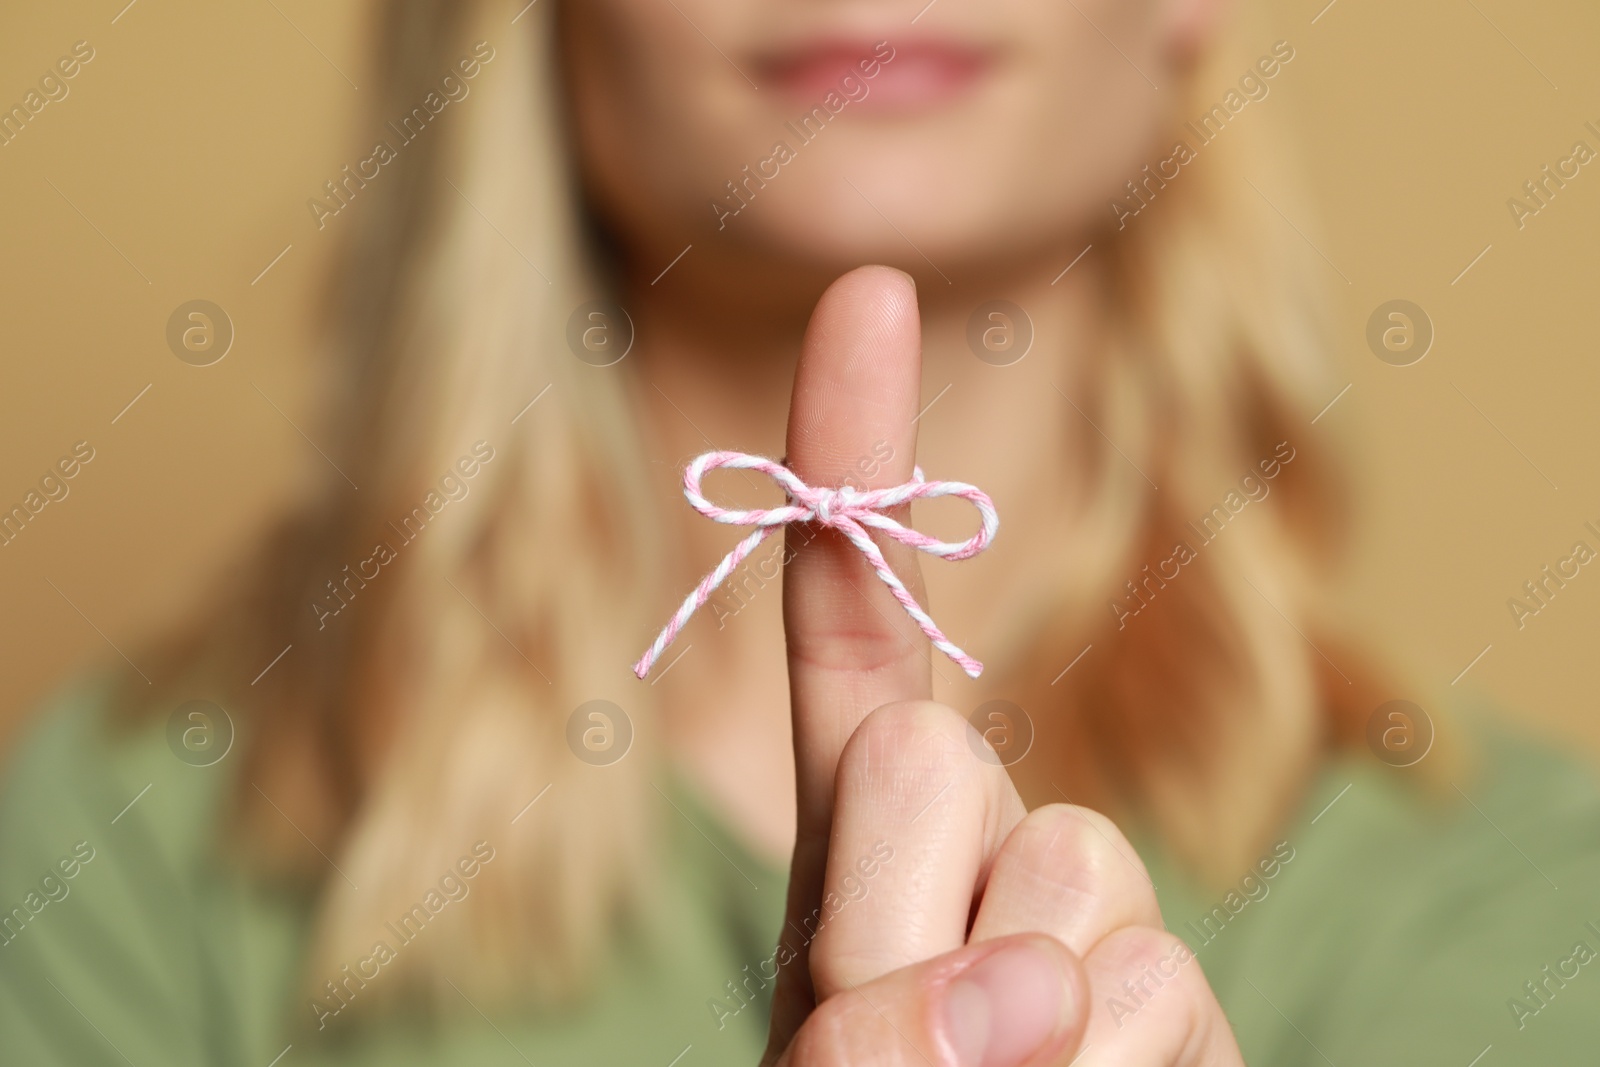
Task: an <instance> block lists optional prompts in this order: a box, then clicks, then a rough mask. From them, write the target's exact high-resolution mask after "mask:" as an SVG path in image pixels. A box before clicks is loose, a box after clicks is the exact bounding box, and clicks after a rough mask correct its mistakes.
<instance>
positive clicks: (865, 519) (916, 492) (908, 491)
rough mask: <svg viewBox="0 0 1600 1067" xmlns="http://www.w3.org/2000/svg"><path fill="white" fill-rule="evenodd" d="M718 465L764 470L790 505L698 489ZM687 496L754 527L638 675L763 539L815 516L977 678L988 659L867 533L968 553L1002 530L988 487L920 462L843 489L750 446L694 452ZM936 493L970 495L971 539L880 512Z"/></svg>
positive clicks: (952, 555) (938, 551) (698, 589)
mask: <svg viewBox="0 0 1600 1067" xmlns="http://www.w3.org/2000/svg"><path fill="white" fill-rule="evenodd" d="M719 467H731V468H742V469H746V470H754V471H760V472H761V473H762V474H765V475H767V476H768V477H769V478H771V479H772V480H773V481H775V482H777V483H778V484H779V485H780V486H782V487H783V490H784V492H785V493H787V494H788V497H789V503H787V504H785V505H784V506H783V507H779V508H758V509H755V510H751V511H738V510H734V509H731V508H724V507H722V506H720V505H718V504H714V503H712V502H711V501H710V500H707V499H706V497H705V494H703V493H702V492H701V491H700V482H701V479H703V478H704V477H705V475H706V473H707V472H709V471H713V470H716V469H718V468H719ZM683 495H684V496H685V497H686V498H688V501H689V504H690V506H692V507H693V508H694V509H695V510H696V511H698V512H699V513H700V514H702V515H704V516H705V517H706V518H708V519H711V520H713V521H715V522H722V523H727V524H729V525H732V526H754V527H755V528H756V529H755V530H754V532H752V533H751V534H750V536H748V537H746V538H745V539H744V540H743V541H740V542H739V543H738V544H737V545H735V546H734V548H733V551H731V552H729V553H728V554H727V555H726V556H724V557H722V562H721V563H718V564H717V565H716V567H714V568H712V570H711V572H710V573H709V574H707V575H706V576H705V577H704V578H702V579H701V580H700V584H699V585H697V586H695V588H694V591H693V592H691V593H690V594H689V595H688V596H687V597H685V598H684V601H683V603H682V604H681V605H680V606H679V608H678V610H677V611H676V612H674V613H673V616H672V618H671V619H669V620H668V621H667V625H666V626H665V627H663V628H662V630H661V633H660V634H658V635H657V636H656V639H655V641H654V642H652V643H651V645H650V648H649V649H648V650H646V652H645V654H644V655H643V656H641V657H640V658H639V662H638V663H635V664H634V665H633V673H634V674H636V675H638V676H639V677H640V678H644V677H645V676H646V675H647V674H649V673H650V668H651V667H653V666H654V665H655V663H656V661H657V660H658V659H660V658H661V654H662V653H663V652H665V651H666V650H667V646H668V645H670V644H672V642H673V640H674V639H675V638H676V637H677V636H678V631H680V630H682V629H683V627H684V626H685V624H687V623H688V621H689V619H690V618H691V617H693V615H694V613H695V612H696V611H697V610H698V609H699V608H701V607H702V606H703V605H704V604H705V603H706V601H707V600H709V599H710V598H711V594H712V593H714V592H716V590H717V587H718V586H720V585H721V584H722V583H723V582H724V581H726V580H727V577H728V575H730V574H732V573H733V571H734V569H735V568H737V567H738V566H739V564H740V563H742V562H744V560H745V558H746V557H747V556H749V555H750V553H752V552H754V551H755V550H756V548H757V547H758V546H760V544H761V543H762V542H763V541H765V540H766V539H767V538H768V537H770V536H772V534H774V533H775V532H777V531H778V530H779V529H781V528H782V527H784V526H786V525H787V524H789V523H791V522H815V523H818V524H819V525H822V526H826V527H829V528H831V529H834V530H838V531H839V532H840V533H841V534H843V535H844V536H845V537H846V538H848V539H849V540H850V543H851V544H853V545H855V546H856V548H857V549H859V550H860V552H861V554H862V555H863V556H865V557H866V558H867V562H868V563H870V564H871V565H872V569H873V570H874V571H876V572H877V574H878V577H879V578H880V579H881V580H882V581H883V584H884V585H886V586H888V587H889V591H890V592H891V593H892V594H894V598H895V599H896V600H898V601H899V602H900V606H901V607H903V608H905V610H906V614H907V615H909V616H911V618H912V619H913V620H914V621H915V622H916V624H917V625H918V626H919V627H921V629H922V632H923V633H924V634H927V636H928V640H929V641H931V642H932V643H933V645H934V647H935V648H937V649H938V650H939V651H941V652H943V653H944V654H945V655H947V656H949V657H950V658H951V659H952V660H954V661H955V662H956V663H957V664H958V665H959V666H960V667H961V669H962V670H963V671H965V672H966V673H967V676H968V677H970V678H976V677H978V675H980V674H982V673H983V664H981V663H979V662H978V661H977V660H975V659H973V658H972V657H971V656H969V655H967V654H966V653H965V652H963V651H962V650H961V649H960V648H958V647H956V645H955V644H954V643H953V642H952V641H951V640H950V639H949V638H948V637H946V636H945V635H944V632H943V631H942V630H940V629H939V627H938V625H937V624H935V623H934V621H933V619H932V618H931V617H930V616H929V615H928V613H927V612H926V611H923V610H922V605H920V604H918V603H917V601H916V598H915V597H913V596H912V595H911V593H910V591H909V590H907V589H906V587H905V583H903V582H902V581H900V578H899V576H898V575H896V574H895V573H894V571H893V570H891V569H890V568H889V564H888V561H887V560H885V559H884V558H883V552H882V551H881V550H880V549H879V548H878V545H877V543H876V542H875V541H873V539H872V535H871V534H869V533H868V532H867V530H868V529H869V528H870V529H873V530H877V531H879V532H881V533H883V534H885V535H886V536H888V537H891V538H893V539H894V540H896V541H899V542H900V543H901V544H903V545H909V546H910V547H912V548H915V549H917V550H918V551H921V552H926V553H928V554H929V555H930V556H938V557H939V558H941V559H951V560H955V559H967V558H969V557H971V556H975V555H977V554H978V553H979V552H982V551H983V550H984V549H985V548H988V547H989V542H990V541H992V540H994V535H995V532H996V531H997V530H999V528H1000V516H999V515H998V514H997V513H996V512H995V509H994V502H993V501H992V500H990V499H989V497H988V495H987V494H986V493H984V492H983V490H981V489H979V488H977V487H976V486H972V485H968V484H967V483H965V482H929V481H924V480H923V476H922V468H921V467H918V468H916V469H915V470H914V471H913V472H912V480H911V481H909V482H906V483H904V484H903V485H896V486H893V487H891V488H888V489H852V488H850V487H849V486H844V487H842V488H839V489H827V488H815V487H812V486H809V485H807V484H806V483H805V482H803V481H801V480H800V479H799V477H798V476H796V475H795V473H794V472H793V471H791V470H790V469H789V468H787V467H785V466H784V465H783V464H781V463H778V462H777V461H775V460H771V459H767V458H766V457H764V456H752V455H749V454H747V453H744V452H707V453H705V454H704V455H700V456H696V457H695V459H694V461H693V462H692V463H690V464H689V466H688V467H687V468H685V469H684V472H683ZM936 496H958V497H961V498H963V499H965V500H969V501H971V502H972V504H973V506H974V507H976V508H977V509H978V515H979V517H980V519H981V523H980V526H979V529H978V532H977V533H976V534H974V535H973V536H972V537H970V538H968V539H967V540H965V541H940V540H938V539H937V538H933V537H929V536H928V535H927V534H924V533H921V532H919V531H917V530H913V529H911V528H910V527H908V526H903V525H901V524H900V523H898V522H896V521H895V520H894V519H891V518H889V517H888V516H887V515H884V514H881V512H882V511H883V510H885V509H888V508H894V507H898V506H899V505H901V504H905V503H908V502H910V501H912V500H919V499H922V498H924V497H936Z"/></svg>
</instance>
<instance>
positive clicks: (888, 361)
mask: <svg viewBox="0 0 1600 1067" xmlns="http://www.w3.org/2000/svg"><path fill="white" fill-rule="evenodd" d="M921 391H922V326H921V321H920V318H919V315H918V309H917V287H916V282H915V281H914V280H913V279H912V278H911V276H910V275H909V274H907V273H905V272H904V271H901V270H897V269H895V268H893V267H885V266H877V265H873V266H865V267H858V268H856V269H855V270H852V271H850V272H849V273H847V274H845V275H843V276H841V277H840V278H838V279H837V280H835V281H834V282H833V284H832V285H830V286H828V288H827V290H826V291H825V292H824V293H823V294H822V297H821V299H819V300H818V301H817V306H816V309H815V311H813V312H812V315H811V321H810V324H809V325H808V326H807V328H806V336H805V341H804V344H803V345H802V348H801V354H800V362H799V365H798V367H797V368H796V370H795V383H794V395H793V397H792V400H791V407H790V417H789V440H788V458H789V460H790V461H791V462H792V463H794V464H796V468H795V469H796V471H797V473H800V474H801V476H802V477H808V478H810V477H818V478H824V479H826V478H837V477H844V476H854V477H856V478H857V479H859V480H861V481H862V482H864V483H865V485H864V487H870V486H873V485H878V484H881V485H893V484H896V483H897V482H900V481H904V480H905V479H906V478H907V477H909V474H910V470H911V467H912V465H913V464H914V455H915V448H916V427H915V424H914V421H913V420H914V419H915V418H916V414H917V407H918V402H919V400H920V398H921ZM885 449H887V451H888V453H889V456H890V458H889V459H887V460H886V461H881V462H873V460H874V458H875V457H879V456H881V455H882V453H883V452H884V450H885ZM863 468H865V469H863ZM902 468H903V469H902Z"/></svg>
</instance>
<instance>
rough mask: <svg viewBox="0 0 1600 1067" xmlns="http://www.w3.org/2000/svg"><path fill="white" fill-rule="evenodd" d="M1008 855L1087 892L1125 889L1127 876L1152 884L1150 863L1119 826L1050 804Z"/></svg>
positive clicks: (1014, 837)
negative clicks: (1111, 887) (1099, 888)
mask: <svg viewBox="0 0 1600 1067" xmlns="http://www.w3.org/2000/svg"><path fill="white" fill-rule="evenodd" d="M1003 851H1009V852H1014V853H1015V854H1016V855H1017V857H1018V858H1019V859H1021V860H1022V861H1023V862H1024V863H1025V865H1026V866H1028V867H1030V868H1033V869H1037V870H1042V871H1050V870H1054V871H1056V872H1057V873H1058V874H1059V876H1060V877H1061V878H1062V879H1063V880H1069V881H1070V882H1071V884H1073V885H1075V886H1077V887H1079V888H1081V889H1084V890H1086V891H1092V890H1093V889H1094V888H1095V887H1097V886H1107V885H1117V884H1121V883H1122V882H1125V881H1127V880H1128V879H1127V875H1134V874H1136V875H1137V876H1138V878H1139V879H1140V880H1141V881H1144V882H1148V881H1149V873H1148V872H1147V871H1146V869H1145V866H1144V861H1143V860H1142V859H1140V858H1139V854H1138V853H1137V852H1136V851H1134V848H1133V846H1132V845H1131V844H1130V843H1129V842H1128V839H1127V838H1126V837H1124V836H1123V834H1122V831H1120V830H1118V829H1117V826H1116V824H1115V823H1113V822H1112V821H1111V820H1110V819H1108V818H1106V817H1105V816H1104V815H1102V814H1100V813H1099V812H1098V811H1094V810H1092V809H1090V808H1083V807H1078V806H1077V805H1074V804H1046V805H1044V806H1043V807H1039V808H1035V809H1034V810H1032V811H1030V812H1029V813H1028V814H1027V816H1026V817H1024V818H1023V820H1022V822H1021V823H1019V824H1018V825H1017V828H1016V829H1015V830H1013V831H1012V834H1011V838H1010V839H1009V840H1007V842H1006V844H1005V848H1004V850H1003Z"/></svg>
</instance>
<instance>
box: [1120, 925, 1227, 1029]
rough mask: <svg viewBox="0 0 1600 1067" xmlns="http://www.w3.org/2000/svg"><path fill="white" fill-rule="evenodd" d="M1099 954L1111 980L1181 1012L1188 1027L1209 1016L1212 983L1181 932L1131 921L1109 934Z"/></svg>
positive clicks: (1166, 1010) (1174, 1013)
mask: <svg viewBox="0 0 1600 1067" xmlns="http://www.w3.org/2000/svg"><path fill="white" fill-rule="evenodd" d="M1094 955H1095V956H1097V957H1099V961H1100V965H1101V967H1104V968H1105V975H1106V977H1107V978H1108V979H1111V980H1112V981H1111V984H1112V985H1114V986H1116V987H1119V988H1121V989H1124V990H1132V991H1135V992H1137V993H1138V994H1141V995H1143V996H1144V997H1145V998H1147V999H1148V1003H1149V1004H1150V1005H1151V1006H1152V1007H1154V1008H1155V1009H1156V1010H1157V1011H1158V1012H1159V1013H1161V1014H1166V1015H1167V1016H1168V1017H1169V1019H1174V1017H1176V1020H1175V1021H1179V1022H1181V1030H1182V1031H1183V1032H1192V1031H1193V1030H1194V1029H1195V1027H1196V1026H1197V1025H1199V1024H1200V1023H1201V1022H1203V1021H1204V1020H1205V1019H1206V1018H1207V1013H1206V1012H1205V1011H1204V1007H1205V1005H1206V1003H1207V1002H1208V1001H1209V1000H1210V999H1211V987H1210V986H1209V985H1208V984H1207V983H1206V979H1205V975H1204V974H1203V973H1201V970H1200V965H1199V963H1198V962H1197V961H1196V959H1195V955H1194V951H1193V950H1192V949H1190V948H1189V946H1188V944H1187V943H1186V942H1184V940H1183V939H1182V938H1180V937H1178V936H1177V935H1175V934H1172V933H1169V932H1167V931H1166V930H1157V929H1155V928H1154V927H1149V926H1128V927H1124V928H1123V929H1121V930H1118V931H1116V932H1114V933H1112V934H1109V935H1107V937H1106V939H1105V940H1104V941H1102V942H1101V943H1100V945H1099V946H1097V947H1096V949H1095V952H1094ZM1097 969H1099V968H1097ZM1158 993H1159V995H1157V994H1158ZM1130 995H1133V994H1132V993H1130Z"/></svg>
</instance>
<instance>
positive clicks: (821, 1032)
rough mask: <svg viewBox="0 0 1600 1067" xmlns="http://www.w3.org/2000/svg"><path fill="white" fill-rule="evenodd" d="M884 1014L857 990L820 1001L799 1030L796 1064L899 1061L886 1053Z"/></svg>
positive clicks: (847, 1066) (836, 1066)
mask: <svg viewBox="0 0 1600 1067" xmlns="http://www.w3.org/2000/svg"><path fill="white" fill-rule="evenodd" d="M882 1029H883V1025H882V1022H881V1016H879V1015H878V1014H877V1013H876V1012H873V1011H870V1010H868V1008H867V1004H866V1001H865V998H863V997H862V995H861V994H860V993H857V992H846V993H840V994H838V995H836V996H833V997H829V998H828V999H827V1000H824V1001H823V1002H822V1003H821V1004H819V1005H817V1008H816V1010H815V1011H813V1012H812V1013H811V1015H810V1017H809V1018H807V1019H806V1021H805V1024H804V1025H803V1026H801V1027H800V1030H799V1032H798V1033H796V1034H795V1037H794V1044H793V1045H792V1046H791V1050H790V1062H791V1063H792V1064H794V1065H795V1067H824V1065H827V1067H851V1065H852V1064H865V1063H875V1064H876V1063H899V1062H900V1061H899V1060H898V1059H894V1058H892V1057H891V1056H889V1055H886V1053H888V1052H889V1051H890V1050H891V1049H892V1046H888V1047H886V1042H885V1040H884V1035H883V1034H881V1033H879V1031H880V1030H882Z"/></svg>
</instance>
